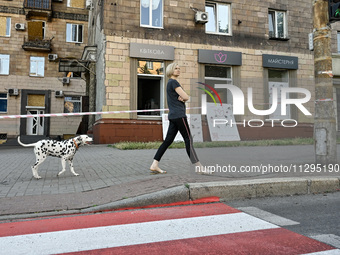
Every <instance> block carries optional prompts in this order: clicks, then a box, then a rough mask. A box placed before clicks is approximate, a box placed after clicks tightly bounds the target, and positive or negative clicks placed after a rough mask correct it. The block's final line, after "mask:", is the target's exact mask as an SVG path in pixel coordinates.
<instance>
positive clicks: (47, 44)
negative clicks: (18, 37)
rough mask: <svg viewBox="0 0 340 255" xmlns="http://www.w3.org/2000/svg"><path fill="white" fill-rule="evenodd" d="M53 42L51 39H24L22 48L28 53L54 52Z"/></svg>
mask: <svg viewBox="0 0 340 255" xmlns="http://www.w3.org/2000/svg"><path fill="white" fill-rule="evenodd" d="M52 40H53V37H52V38H51V39H39V38H32V37H30V38H28V39H27V38H26V37H25V38H24V44H23V45H22V48H23V49H24V50H27V51H44V52H50V51H52V43H51V42H52Z"/></svg>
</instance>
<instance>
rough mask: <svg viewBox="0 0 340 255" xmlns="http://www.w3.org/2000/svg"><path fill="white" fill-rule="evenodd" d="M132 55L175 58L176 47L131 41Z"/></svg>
mask: <svg viewBox="0 0 340 255" xmlns="http://www.w3.org/2000/svg"><path fill="white" fill-rule="evenodd" d="M130 57H132V58H147V59H159V60H174V59H175V47H173V46H162V45H153V44H141V43H130Z"/></svg>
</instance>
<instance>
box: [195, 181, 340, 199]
mask: <svg viewBox="0 0 340 255" xmlns="http://www.w3.org/2000/svg"><path fill="white" fill-rule="evenodd" d="M189 186H190V188H189V189H190V198H191V199H198V198H202V197H207V196H217V197H220V199H221V200H224V201H231V200H237V199H249V198H262V197H275V196H278V197H279V196H293V195H307V194H315V193H325V192H336V191H339V190H340V178H339V177H311V178H271V179H258V180H243V181H229V182H211V183H193V184H189Z"/></svg>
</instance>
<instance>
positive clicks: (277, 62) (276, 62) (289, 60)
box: [262, 54, 299, 69]
mask: <svg viewBox="0 0 340 255" xmlns="http://www.w3.org/2000/svg"><path fill="white" fill-rule="evenodd" d="M262 62H263V67H271V68H283V69H298V66H299V63H298V58H297V57H288V56H279V55H268V54H263V55H262Z"/></svg>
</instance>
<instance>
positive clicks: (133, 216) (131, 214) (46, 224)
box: [0, 203, 240, 237]
mask: <svg viewBox="0 0 340 255" xmlns="http://www.w3.org/2000/svg"><path fill="white" fill-rule="evenodd" d="M238 212H240V211H239V210H237V209H234V208H232V207H229V206H227V205H225V204H222V203H217V204H203V205H188V206H182V207H173V208H155V209H149V210H140V211H120V212H112V213H104V214H92V215H81V216H72V217H66V218H54V219H43V220H30V221H24V222H12V223H3V224H0V237H3V236H14V235H24V234H34V233H44V232H53V231H62V230H71V229H81V228H91V227H101V226H112V225H123V224H131V223H141V222H150V221H160V220H168V219H180V218H191V217H199V216H209V215H219V214H230V213H238Z"/></svg>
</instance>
